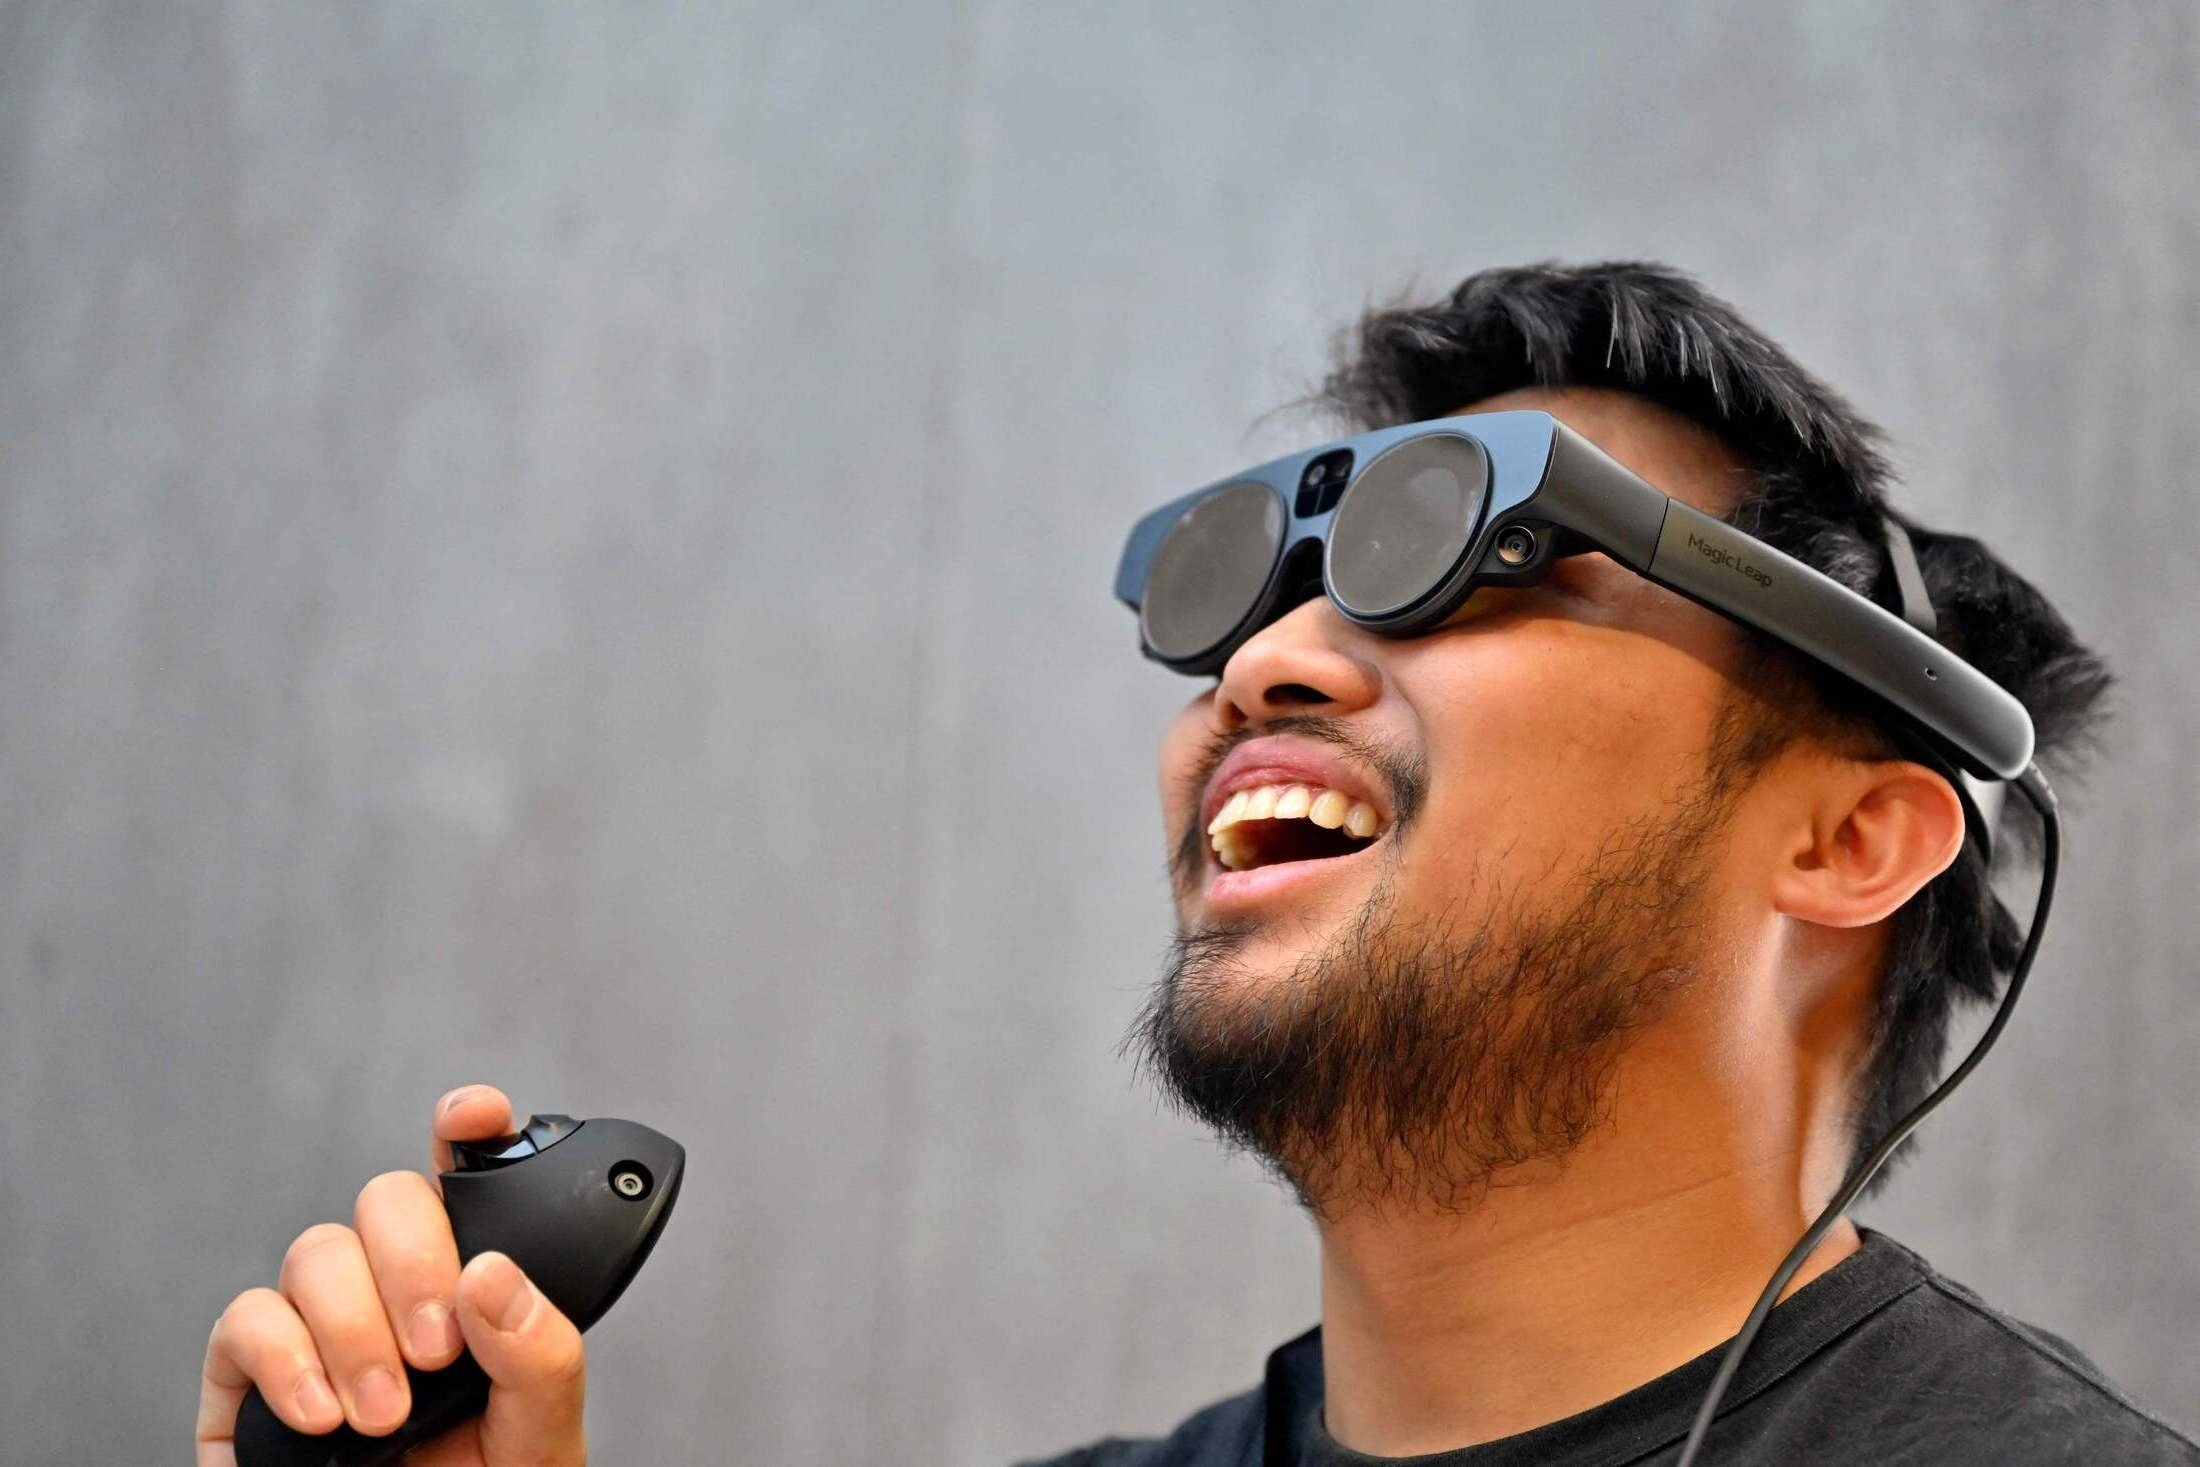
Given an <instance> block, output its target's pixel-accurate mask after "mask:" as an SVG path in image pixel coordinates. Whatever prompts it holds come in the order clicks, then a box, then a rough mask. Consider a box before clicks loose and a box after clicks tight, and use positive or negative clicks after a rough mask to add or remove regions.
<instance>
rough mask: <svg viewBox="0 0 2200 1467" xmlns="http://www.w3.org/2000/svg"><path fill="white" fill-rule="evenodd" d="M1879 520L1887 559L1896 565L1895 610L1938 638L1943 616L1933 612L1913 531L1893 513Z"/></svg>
mask: <svg viewBox="0 0 2200 1467" xmlns="http://www.w3.org/2000/svg"><path fill="white" fill-rule="evenodd" d="M1879 522H1880V526H1881V528H1882V529H1883V530H1884V531H1885V532H1886V533H1885V539H1886V542H1887V561H1888V563H1889V564H1891V565H1892V566H1893V567H1894V589H1895V596H1896V598H1897V604H1896V606H1895V610H1897V611H1899V612H1900V613H1901V614H1902V619H1903V620H1904V621H1906V622H1908V623H1909V624H1910V625H1911V626H1913V627H1916V628H1917V629H1918V630H1919V631H1921V632H1923V633H1924V634H1925V635H1926V636H1928V637H1931V638H1933V639H1934V640H1935V641H1938V640H1939V638H1940V618H1939V617H1938V616H1936V615H1935V614H1934V612H1933V600H1932V598H1931V597H1930V596H1928V595H1926V594H1925V576H1924V574H1923V573H1922V572H1921V571H1919V570H1918V568H1917V548H1916V547H1915V546H1913V545H1911V544H1910V532H1909V531H1908V530H1905V529H1903V528H1902V522H1901V521H1900V520H1898V519H1896V518H1895V517H1894V516H1893V515H1891V514H1883V515H1881V516H1880V520H1879Z"/></svg>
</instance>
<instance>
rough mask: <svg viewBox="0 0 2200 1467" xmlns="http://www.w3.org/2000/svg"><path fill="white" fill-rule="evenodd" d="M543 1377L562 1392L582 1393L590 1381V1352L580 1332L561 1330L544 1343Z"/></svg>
mask: <svg viewBox="0 0 2200 1467" xmlns="http://www.w3.org/2000/svg"><path fill="white" fill-rule="evenodd" d="M542 1378H543V1380H544V1381H545V1382H547V1383H548V1384H549V1385H551V1386H552V1387H554V1388H556V1389H557V1390H559V1391H561V1392H571V1393H572V1394H574V1395H578V1394H580V1392H581V1389H582V1388H583V1387H584V1386H585V1385H586V1384H587V1382H588V1352H587V1350H586V1349H585V1348H584V1347H583V1346H582V1344H581V1337H580V1335H579V1334H577V1333H575V1332H573V1331H571V1330H565V1331H561V1332H560V1333H559V1334H558V1336H557V1337H556V1338H555V1339H552V1340H550V1341H549V1342H548V1343H547V1344H545V1345H544V1347H543V1358H542Z"/></svg>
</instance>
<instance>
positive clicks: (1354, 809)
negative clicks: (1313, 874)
mask: <svg viewBox="0 0 2200 1467" xmlns="http://www.w3.org/2000/svg"><path fill="white" fill-rule="evenodd" d="M1382 833H1383V818H1382V816H1381V815H1380V814H1379V813H1377V811H1376V809H1375V807H1374V806H1373V805H1370V804H1368V803H1367V802H1366V801H1365V800H1355V799H1353V798H1352V797H1351V796H1350V795H1347V794H1344V793H1342V792H1341V791H1338V790H1333V789H1325V788H1323V787H1322V786H1320V785H1307V784H1267V785H1260V786H1258V787H1256V788H1253V789H1243V790H1239V791H1238V792H1237V793H1235V794H1233V795H1231V796H1230V799H1229V801H1228V803H1226V804H1225V805H1223V807H1222V809H1221V811H1220V812H1219V813H1217V814H1216V816H1215V818H1214V819H1213V820H1212V821H1211V822H1210V823H1209V824H1208V826H1207V843H1208V847H1209V849H1210V850H1211V851H1212V852H1213V854H1214V859H1215V862H1216V864H1218V865H1220V866H1221V867H1222V869H1223V870H1225V871H1254V870H1258V869H1259V868H1261V867H1263V866H1279V865H1282V864H1284V863H1285V862H1290V861H1326V860H1328V859H1330V858H1331V857H1333V856H1349V855H1351V854H1352V853H1353V852H1355V851H1364V850H1366V849H1367V848H1368V847H1369V846H1371V845H1373V844H1374V843H1375V842H1376V840H1377V839H1378V838H1380V837H1381V835H1382Z"/></svg>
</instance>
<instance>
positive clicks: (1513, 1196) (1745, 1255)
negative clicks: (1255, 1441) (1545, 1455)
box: [1321, 1054, 1858, 1456]
mask: <svg viewBox="0 0 2200 1467" xmlns="http://www.w3.org/2000/svg"><path fill="white" fill-rule="evenodd" d="M1636 1059H1637V1060H1638V1061H1640V1062H1641V1063H1639V1064H1637V1065H1634V1066H1631V1067H1630V1072H1631V1073H1630V1074H1627V1075H1623V1076H1622V1077H1621V1080H1620V1084H1619V1091H1618V1093H1617V1095H1616V1100H1617V1104H1616V1105H1615V1109H1614V1112H1613V1114H1614V1115H1615V1117H1616V1118H1617V1119H1616V1120H1615V1121H1614V1122H1613V1123H1612V1124H1610V1125H1607V1126H1606V1127H1605V1128H1604V1130H1603V1131H1602V1132H1600V1133H1599V1134H1598V1135H1597V1136H1596V1137H1594V1138H1592V1139H1591V1140H1590V1141H1589V1142H1588V1143H1587V1144H1585V1145H1583V1146H1582V1147H1580V1148H1578V1149H1576V1150H1575V1151H1573V1152H1571V1153H1569V1154H1568V1155H1567V1156H1566V1157H1565V1158H1564V1159H1563V1160H1561V1161H1558V1162H1552V1163H1543V1164H1540V1165H1538V1166H1536V1167H1532V1168H1524V1169H1522V1171H1521V1173H1520V1174H1518V1175H1509V1176H1505V1177H1501V1178H1498V1179H1496V1185H1493V1186H1492V1187H1490V1188H1489V1189H1488V1190H1487V1193H1486V1195H1485V1196H1483V1197H1482V1198H1480V1199H1479V1200H1477V1201H1476V1203H1475V1204H1474V1207H1473V1209H1472V1210H1471V1211H1468V1212H1464V1213H1461V1212H1458V1211H1449V1212H1445V1211H1437V1210H1434V1209H1419V1208H1415V1207H1413V1206H1411V1205H1398V1204H1395V1203H1393V1204H1391V1205H1387V1206H1384V1207H1383V1208H1381V1209H1380V1210H1374V1209H1370V1210H1367V1211H1363V1212H1358V1213H1347V1214H1344V1215H1341V1216H1336V1217H1332V1218H1329V1219H1327V1220H1325V1221H1323V1222H1322V1223H1321V1241H1322V1365H1323V1373H1324V1378H1325V1399H1324V1405H1323V1411H1324V1415H1325V1420H1326V1424H1327V1427H1328V1430H1329V1432H1330V1434H1331V1435H1332V1436H1333V1437H1335V1438H1336V1439H1337V1440H1338V1441H1339V1442H1340V1443H1342V1444H1343V1445H1345V1446H1347V1447H1350V1448H1352V1449H1353V1450H1355V1451H1360V1452H1365V1453H1368V1454H1370V1455H1375V1456H1413V1455H1417V1454H1421V1453H1427V1452H1441V1451H1448V1450H1452V1449H1456V1448H1459V1447H1464V1446H1472V1445H1474V1444H1476V1443H1480V1442H1487V1441H1493V1440H1496V1439H1497V1438H1500V1437H1506V1436H1511V1435H1514V1434H1516V1433H1518V1432H1523V1431H1528V1430H1532V1429H1533V1428H1535V1427H1538V1426H1543V1425H1546V1424H1548V1423H1550V1422H1553V1421H1557V1420H1560V1419H1562V1418H1564V1417H1567V1416H1571V1415H1574V1414H1575V1413H1577V1412H1580V1411H1585V1410H1587V1409H1589V1408H1590V1407H1592V1406H1596V1405H1600V1404H1602V1403H1603V1402H1605V1401H1608V1400H1611V1399H1612V1398H1614V1397H1615V1396H1619V1395H1622V1394H1624V1393H1625V1392H1627V1391H1629V1390H1632V1389H1633V1388H1634V1387H1636V1386H1639V1385H1641V1384H1643V1383H1644V1382H1646V1381H1649V1380H1652V1379H1655V1378H1656V1377H1657V1376H1660V1375H1663V1374H1665V1373H1666V1372H1667V1371H1670V1370H1672V1369H1674V1368H1676V1367H1677V1366H1680V1365H1682V1364H1685V1363H1686V1362H1687V1361H1689V1360H1691V1359H1694V1358H1695V1357H1696V1356H1698V1355H1700V1354H1702V1353H1704V1352H1705V1351H1706V1350H1710V1349H1712V1348H1714V1347H1715V1346H1717V1345H1719V1344H1721V1343H1722V1342H1724V1341H1726V1340H1728V1339H1730V1338H1731V1337H1732V1336H1733V1335H1734V1333H1735V1332H1736V1331H1737V1330H1738V1329H1739V1328H1740V1327H1741V1323H1742V1320H1743V1318H1744V1317H1745V1316H1746V1315H1747V1314H1748V1312H1749V1308H1750V1306H1751V1304H1752V1303H1754V1302H1755V1300H1756V1298H1757V1295H1758V1293H1759V1292H1760V1291H1762V1290H1763V1288H1764V1285H1765V1281H1766V1279H1768V1278H1769V1277H1771V1274H1772V1271H1773V1269H1775V1268H1776V1267H1778V1266H1779V1262H1780V1259H1781V1258H1782V1257H1784V1256H1785V1255H1786V1253H1787V1251H1788V1250H1789V1249H1790V1248H1792V1247H1793V1246H1794V1245H1795V1240H1796V1239H1797V1238H1798V1237H1800V1236H1801V1235H1802V1233H1803V1231H1804V1229H1805V1228H1807V1227H1808V1226H1809V1224H1810V1222H1811V1220H1812V1218H1814V1217H1815V1216H1816V1215H1817V1211H1818V1209H1819V1208H1820V1207H1822V1206H1823V1205H1824V1203H1825V1201H1826V1200H1827V1199H1828V1198H1829V1197H1830V1196H1831V1195H1832V1192H1833V1189H1834V1187H1835V1185H1837V1183H1838V1178H1839V1173H1840V1168H1841V1166H1842V1165H1843V1164H1844V1162H1845V1152H1844V1151H1843V1149H1842V1147H1841V1146H1840V1144H1839V1143H1838V1142H1837V1141H1836V1140H1835V1139H1834V1137H1835V1136H1836V1135H1837V1134H1838V1131H1837V1128H1835V1127H1829V1126H1828V1125H1827V1124H1826V1121H1827V1119H1828V1118H1827V1117H1825V1116H1823V1115H1817V1114H1814V1113H1813V1112H1814V1111H1815V1110H1816V1109H1817V1107H1814V1106H1811V1105H1808V1104H1803V1103H1801V1102H1802V1101H1803V1100H1804V1098H1805V1096H1806V1095H1808V1094H1810V1093H1811V1092H1813V1091H1814V1090H1815V1088H1816V1087H1813V1086H1810V1085H1796V1086H1792V1087H1783V1088H1786V1089H1787V1098H1788V1099H1790V1100H1792V1101H1793V1102H1795V1103H1783V1104H1772V1105H1765V1104H1763V1103H1762V1102H1763V1100H1764V1093H1763V1091H1762V1090H1761V1089H1759V1090H1757V1093H1756V1095H1755V1096H1754V1099H1755V1101H1756V1102H1758V1103H1757V1104H1754V1105H1750V1104H1744V1105H1735V1104H1732V1103H1731V1102H1732V1101H1733V1100H1734V1099H1735V1098H1736V1097H1734V1096H1732V1095H1729V1096H1727V1097H1726V1099H1727V1101H1728V1102H1729V1103H1728V1104H1726V1105H1724V1106H1723V1107H1722V1106H1718V1105H1717V1104H1716V1102H1717V1099H1718V1097H1719V1094H1720V1091H1721V1089H1722V1081H1729V1082H1731V1081H1738V1080H1739V1078H1740V1077H1739V1076H1735V1075H1725V1076H1722V1075H1716V1074H1706V1073H1705V1071H1704V1069H1703V1068H1702V1066H1701V1063H1700V1060H1699V1061H1698V1062H1697V1063H1696V1064H1695V1065H1693V1066H1690V1067H1689V1068H1691V1069H1692V1070H1693V1073H1692V1074H1687V1075H1681V1076H1675V1075H1673V1074H1671V1073H1666V1074H1662V1075H1660V1074H1657V1073H1656V1072H1657V1071H1658V1070H1659V1068H1660V1065H1659V1063H1658V1059H1657V1057H1656V1056H1655V1055H1654V1054H1638V1055H1637V1056H1636ZM1666 1068H1667V1069H1670V1065H1668V1066H1666ZM1756 1078H1757V1079H1758V1080H1759V1081H1761V1080H1762V1079H1763V1076H1762V1075H1759V1076H1757V1077H1756ZM1792 1078H1797V1079H1799V1078H1800V1077H1792ZM1676 1080H1678V1081H1680V1082H1682V1083H1675V1082H1676ZM1753 1088H1754V1087H1753ZM1707 1096H1708V1097H1710V1102H1711V1103H1709V1104H1707V1103H1706V1099H1705V1097H1707ZM1661 1097H1685V1099H1683V1100H1675V1099H1671V1098H1667V1099H1663V1100H1661ZM1857 1246H1858V1239H1857V1235H1856V1230H1855V1229H1854V1227H1852V1226H1851V1225H1850V1224H1849V1223H1848V1222H1847V1221H1846V1220H1845V1219H1844V1220H1843V1221H1841V1222H1840V1223H1838V1224H1837V1225H1836V1226H1835V1227H1834V1229H1833V1230H1832V1231H1831V1232H1829V1233H1828V1234H1827V1236H1826V1238H1825V1240H1824V1241H1823V1242H1822V1243H1821V1244H1820V1245H1819V1247H1818V1249H1817V1250H1816V1252H1815V1253H1814V1254H1813V1255H1812V1256H1811V1258H1810V1259H1808V1260H1807V1261H1806V1262H1805V1263H1804V1265H1803V1267H1802V1268H1801V1269H1800V1270H1799V1271H1798V1272H1797V1273H1796V1275H1795V1278H1794V1279H1793V1280H1791V1281H1790V1283H1789V1285H1788V1287H1787V1289H1786V1290H1785V1291H1784V1292H1783V1294H1782V1296H1781V1297H1782V1298H1786V1297H1787V1296H1788V1295H1789V1294H1792V1293H1793V1292H1794V1291H1795V1290H1797V1289H1799V1288H1801V1287H1803V1286H1804V1285H1805V1284H1807V1283H1809V1282H1810V1281H1811V1280H1812V1279H1813V1278H1816V1277H1817V1276H1818V1275H1819V1274H1821V1273H1824V1272H1825V1271H1826V1270H1827V1269H1829V1268H1831V1267H1833V1266H1834V1265H1835V1264H1836V1263H1838V1262H1840V1261H1841V1260H1842V1259H1844V1258H1846V1257H1848V1256H1849V1255H1850V1254H1851V1253H1853V1252H1855V1251H1856V1248H1857Z"/></svg>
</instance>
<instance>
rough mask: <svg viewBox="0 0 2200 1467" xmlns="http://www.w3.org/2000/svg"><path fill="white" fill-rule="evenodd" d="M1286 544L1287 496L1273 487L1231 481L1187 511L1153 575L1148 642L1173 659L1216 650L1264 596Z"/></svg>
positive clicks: (1167, 538) (1157, 555)
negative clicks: (1284, 542) (1282, 497)
mask: <svg viewBox="0 0 2200 1467" xmlns="http://www.w3.org/2000/svg"><path fill="white" fill-rule="evenodd" d="M1282 549H1283V500H1282V499H1281V498H1280V497H1279V496H1278V495H1277V494H1276V491H1275V490H1273V489H1271V488H1269V487H1268V486H1267V485H1266V484H1253V483H1244V484H1229V485H1226V486H1224V487H1223V488H1220V489H1217V490H1216V491H1215V492H1214V493H1212V494H1210V495H1208V496H1207V497H1206V498H1205V499H1202V500H1200V501H1199V502H1198V503H1197V504H1195V505H1193V506H1192V507H1191V508H1190V509H1188V510H1186V511H1184V513H1183V514H1181V515H1179V516H1178V517H1177V521H1176V523H1175V524H1173V525H1171V526H1170V527H1169V533H1168V534H1166V535H1164V536H1163V537H1162V539H1161V544H1160V546H1159V547H1158V548H1157V549H1156V550H1155V551H1154V556H1153V564H1152V566H1151V568H1149V569H1148V571H1147V572H1146V589H1145V594H1144V597H1143V598H1142V599H1141V601H1140V603H1139V612H1138V617H1139V623H1140V627H1141V630H1142V631H1143V632H1144V633H1145V637H1146V645H1147V646H1149V647H1151V648H1152V649H1153V650H1154V652H1155V654H1156V655H1158V656H1161V657H1165V658H1168V659H1170V660H1172V661H1181V660H1183V659H1186V658H1192V657H1198V656H1201V655H1202V654H1204V653H1207V652H1211V651H1213V650H1214V649H1215V647H1217V646H1218V645H1220V644H1221V642H1222V640H1223V638H1225V637H1227V636H1229V635H1230V633H1231V632H1232V631H1235V630H1236V629H1237V625H1238V623H1239V622H1241V621H1243V620H1245V616H1246V613H1248V612H1250V611H1251V610H1252V609H1253V606H1254V604H1255V603H1256V602H1258V601H1259V600H1260V593H1261V590H1262V588H1263V587H1265V586H1266V585H1267V584H1268V577H1269V576H1270V575H1271V574H1272V573H1273V572H1274V571H1275V568H1276V556H1277V554H1278V553H1279V552H1280V551H1281V550H1282Z"/></svg>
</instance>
